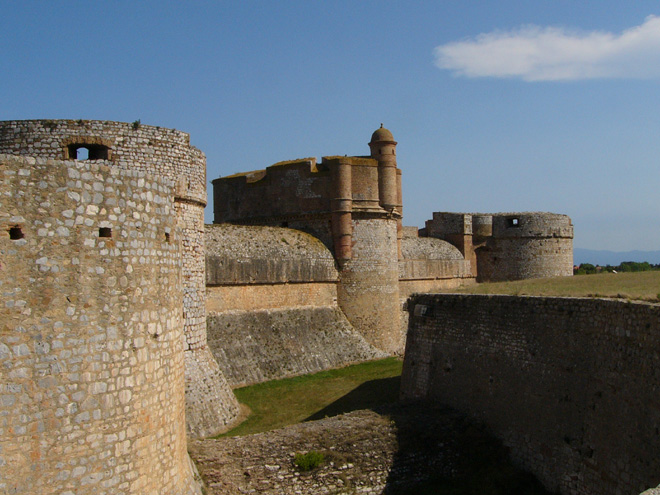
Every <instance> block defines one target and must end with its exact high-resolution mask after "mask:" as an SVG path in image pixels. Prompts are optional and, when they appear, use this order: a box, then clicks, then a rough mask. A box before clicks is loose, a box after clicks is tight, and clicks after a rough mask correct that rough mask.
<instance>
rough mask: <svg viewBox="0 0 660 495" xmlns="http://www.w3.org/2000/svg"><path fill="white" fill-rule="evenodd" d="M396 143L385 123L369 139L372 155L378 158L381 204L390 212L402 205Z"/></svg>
mask: <svg viewBox="0 0 660 495" xmlns="http://www.w3.org/2000/svg"><path fill="white" fill-rule="evenodd" d="M396 144H397V143H396V141H394V136H392V133H391V132H390V131H389V130H387V129H385V128H384V127H383V124H381V125H380V129H377V130H376V131H375V132H374V133H373V134H372V135H371V141H369V148H370V149H371V157H372V158H375V159H376V160H378V195H379V197H380V205H381V206H382V207H383V208H384V209H386V210H387V211H390V212H393V211H394V210H395V209H397V208H400V207H401V204H400V203H399V201H398V199H399V194H398V185H397V174H396ZM397 213H399V212H397ZM399 214H400V213H399Z"/></svg>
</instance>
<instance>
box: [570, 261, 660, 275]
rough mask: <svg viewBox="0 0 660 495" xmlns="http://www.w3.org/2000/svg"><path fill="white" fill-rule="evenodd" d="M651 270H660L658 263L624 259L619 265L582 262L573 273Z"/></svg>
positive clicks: (589, 273)
mask: <svg viewBox="0 0 660 495" xmlns="http://www.w3.org/2000/svg"><path fill="white" fill-rule="evenodd" d="M651 270H660V265H652V264H651V263H649V262H648V261H644V262H642V263H639V262H637V261H624V262H623V263H621V264H620V265H617V266H612V265H605V266H598V265H592V264H591V263H582V264H581V265H580V267H579V268H578V269H577V270H576V271H575V275H593V274H594V273H603V272H609V273H622V272H626V273H627V272H649V271H651Z"/></svg>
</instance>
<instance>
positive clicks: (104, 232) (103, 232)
mask: <svg viewBox="0 0 660 495" xmlns="http://www.w3.org/2000/svg"><path fill="white" fill-rule="evenodd" d="M99 237H112V229H111V228H110V227H101V228H100V229H99Z"/></svg>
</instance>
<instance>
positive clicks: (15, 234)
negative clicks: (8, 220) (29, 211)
mask: <svg viewBox="0 0 660 495" xmlns="http://www.w3.org/2000/svg"><path fill="white" fill-rule="evenodd" d="M24 237H25V234H23V229H21V226H20V225H14V226H13V227H9V238H10V239H11V240H12V241H17V240H19V239H23V238H24Z"/></svg>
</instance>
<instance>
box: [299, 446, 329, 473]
mask: <svg viewBox="0 0 660 495" xmlns="http://www.w3.org/2000/svg"><path fill="white" fill-rule="evenodd" d="M324 460H325V455H323V454H322V453H321V452H316V451H315V450H312V451H311V452H307V453H306V454H300V453H299V454H296V457H295V458H294V459H293V463H294V464H295V465H296V466H297V467H298V469H300V470H301V471H311V470H312V469H315V468H317V467H319V466H320V465H321V464H322V463H323V461H324Z"/></svg>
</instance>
